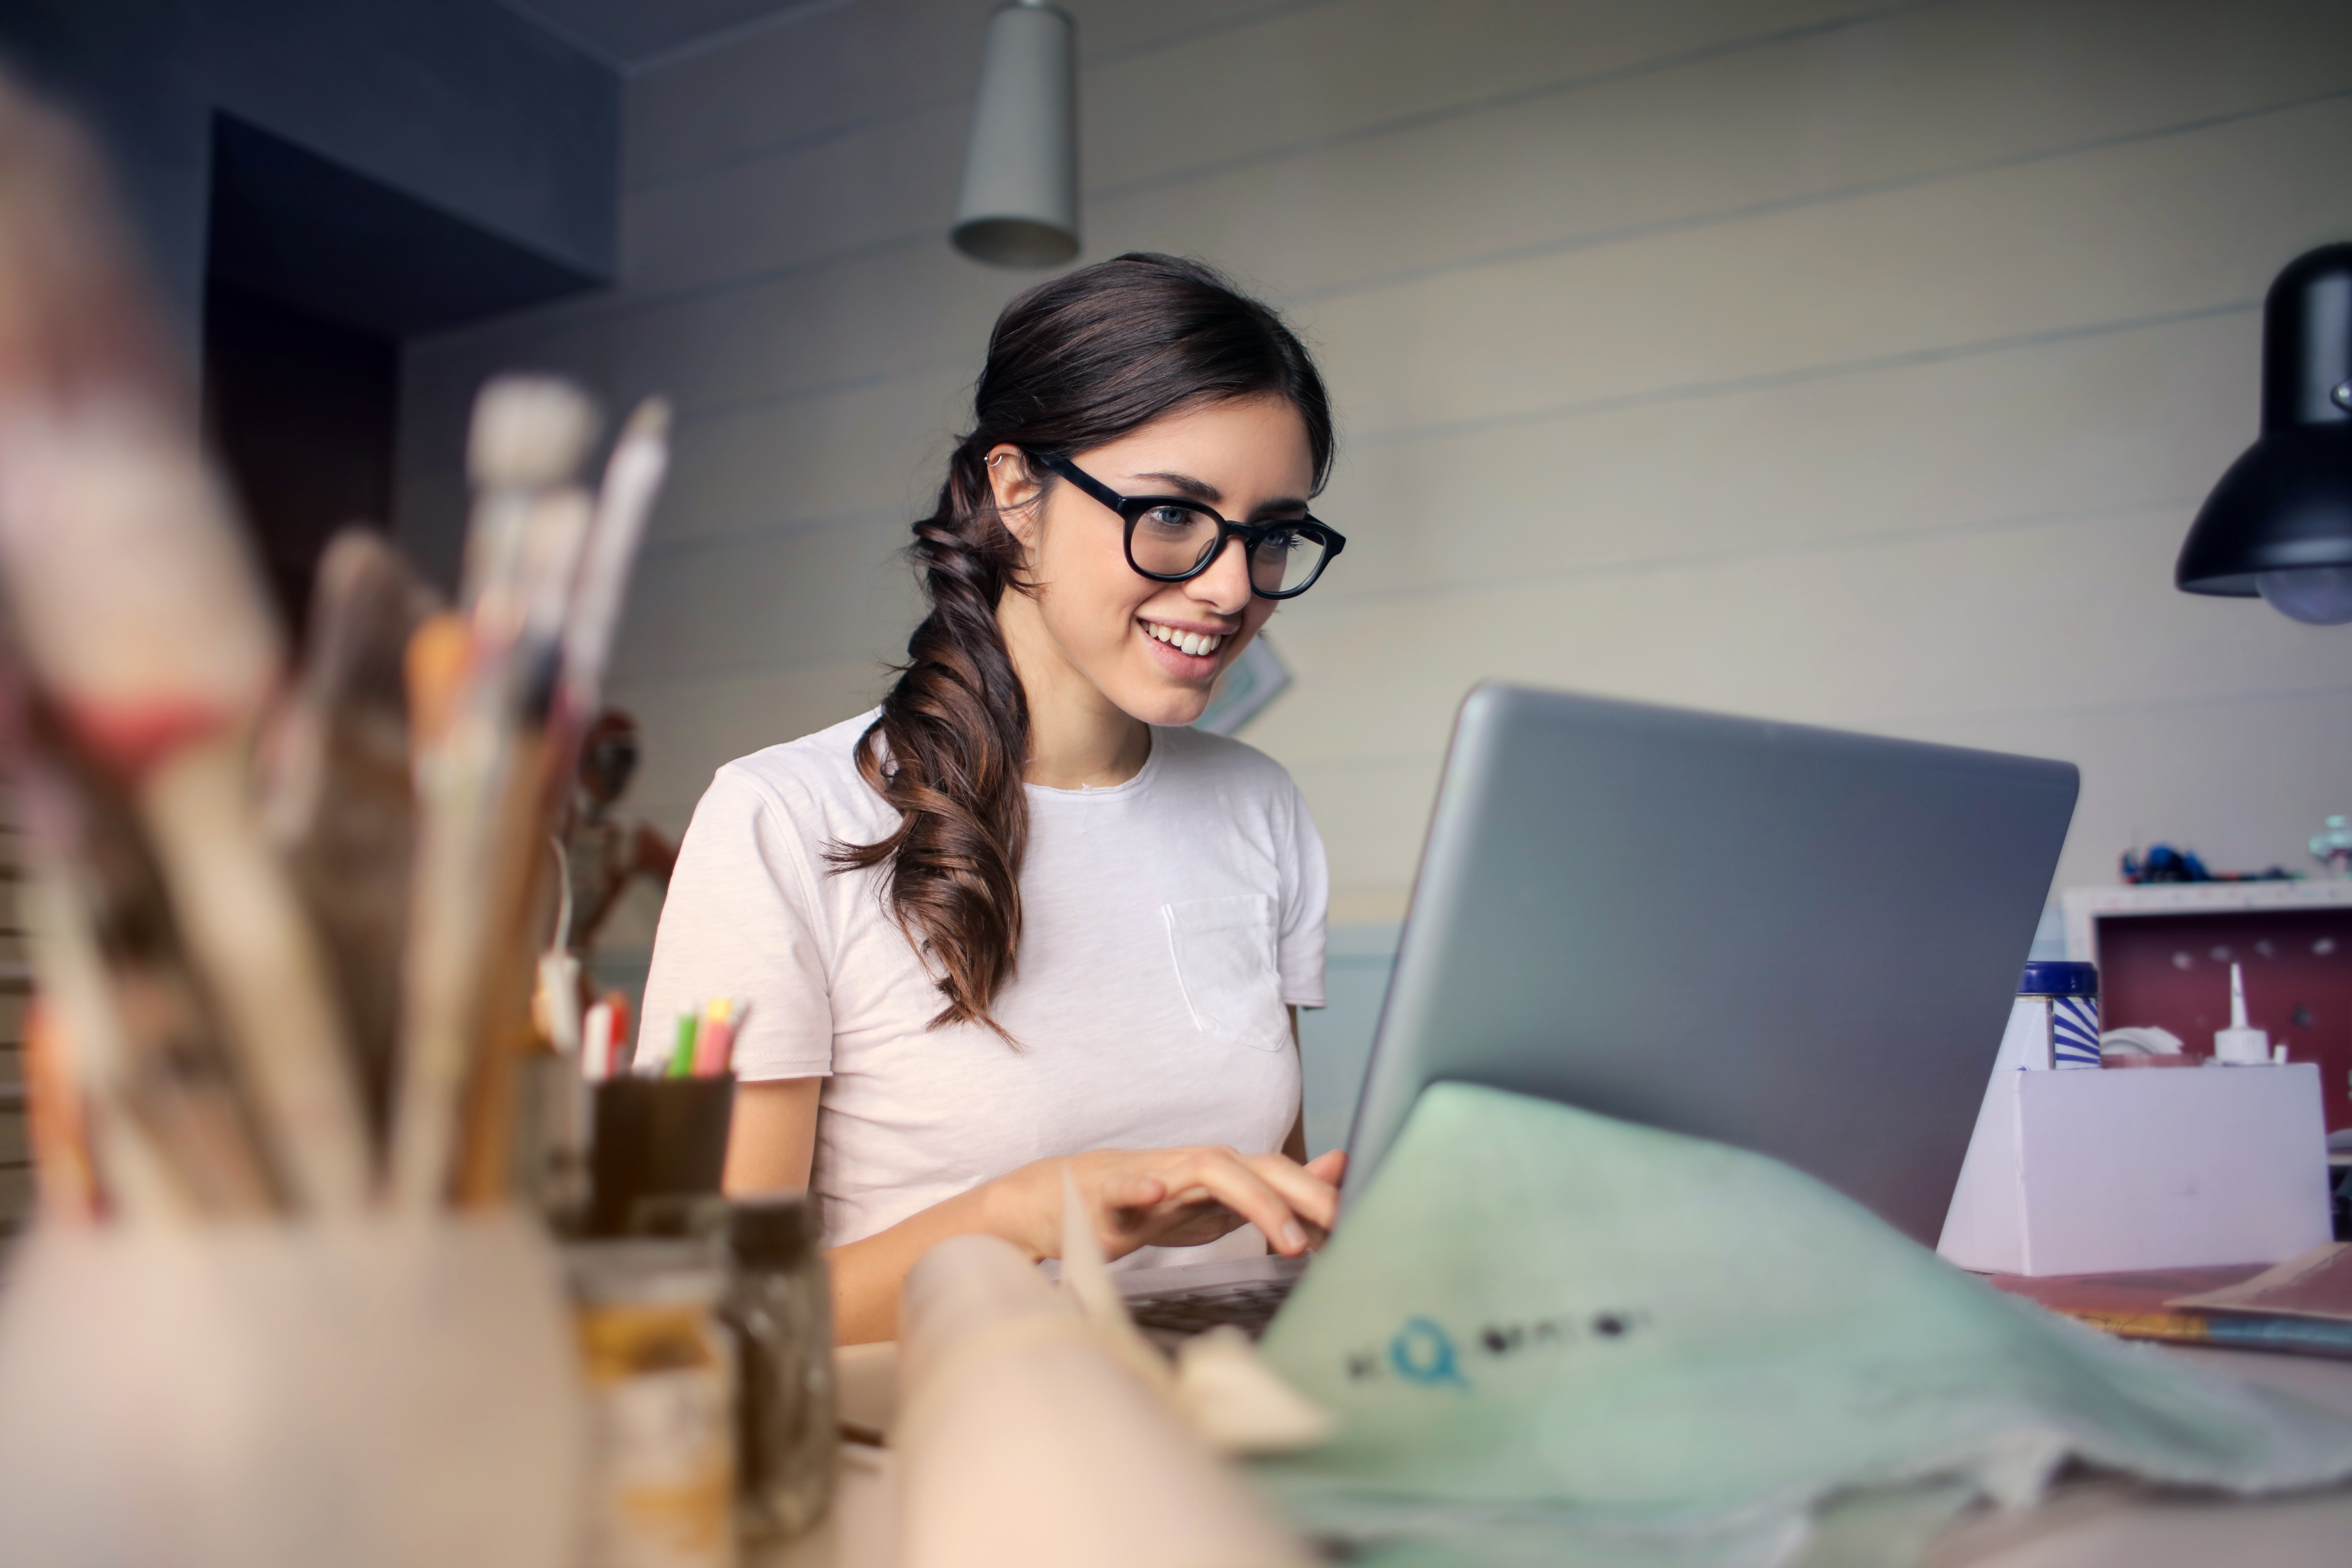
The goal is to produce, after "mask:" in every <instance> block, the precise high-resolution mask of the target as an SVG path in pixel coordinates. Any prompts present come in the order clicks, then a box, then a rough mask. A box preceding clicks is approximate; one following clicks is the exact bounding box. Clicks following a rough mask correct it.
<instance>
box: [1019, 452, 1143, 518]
mask: <svg viewBox="0 0 2352 1568" xmlns="http://www.w3.org/2000/svg"><path fill="white" fill-rule="evenodd" d="M1037 460H1038V461H1039V462H1041V463H1043V464H1045V467H1047V468H1051V469H1052V470H1053V471H1054V472H1055V473H1057V474H1059V475H1061V476H1062V478H1064V479H1067V480H1069V481H1070V483H1072V484H1074V485H1076V486H1077V487H1078V489H1082V490H1084V491H1086V492H1087V494H1088V495H1090V496H1092V497H1094V498H1095V500H1098V501H1100V502H1102V503H1103V505H1105V506H1107V507H1108V508H1110V510H1113V511H1121V503H1122V502H1124V501H1125V500H1127V498H1126V497H1125V496H1123V495H1120V494H1119V493H1118V491H1117V490H1115V489H1111V488H1110V487H1109V486H1108V485H1107V484H1104V483H1103V482H1102V481H1101V480H1100V479H1096V478H1095V477H1094V476H1093V475H1092V474H1089V473H1087V472H1085V471H1084V470H1083V469H1081V468H1078V467H1077V465H1076V464H1075V463H1073V462H1071V461H1070V460H1069V459H1068V458H1054V457H1047V456H1045V455H1044V454H1039V455H1038V458H1037ZM1121 514H1122V515H1124V513H1123V511H1122V512H1121Z"/></svg>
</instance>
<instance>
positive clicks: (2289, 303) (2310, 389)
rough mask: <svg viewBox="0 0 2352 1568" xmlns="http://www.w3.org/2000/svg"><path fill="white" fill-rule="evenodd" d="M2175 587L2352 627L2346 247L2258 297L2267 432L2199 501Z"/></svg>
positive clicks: (2351, 293) (2331, 249)
mask: <svg viewBox="0 0 2352 1568" xmlns="http://www.w3.org/2000/svg"><path fill="white" fill-rule="evenodd" d="M2172 580H2173V582H2174V584H2176V585H2178V586H2179V588H2180V589H2181V591H2182V592H2184V593H2189V594H2229V595H2237V596H2239V597H2241V598H2252V597H2253V596H2254V595H2257V594H2259V595H2262V596H2263V598H2264V599H2266V600H2268V601H2269V602H2270V605H2271V607H2272V608H2273V609H2275V610H2278V611H2279V612H2281V613H2282V614H2284V615H2287V616H2293V617H2294V619H2296V620H2298V621H2304V622H2307V623H2308V624H2310V625H2312V626H2338V625H2341V624H2342V623H2344V622H2346V621H2352V245H2327V246H2322V247H2320V248H2319V249H2317V250H2314V251H2308V252H2306V253H2305V254H2304V255H2302V256H2298V257H2296V258H2294V260H2293V261H2291V262H2289V263H2288V264H2287V266H2286V269H2285V270H2284V271H2283V272H2281V273H2280V274H2279V275H2278V279H2277V280H2276V281H2275V282H2273V284H2272V285H2271V291H2270V295H2269V297H2268V298H2267V299H2266V300H2263V434H2262V438H2261V439H2260V440H2258V441H2256V442H2255V443H2254V444H2253V445H2252V447H2247V448H2246V452H2245V455H2244V456H2243V457H2242V458H2239V459H2238V460H2237V461H2236V462H2234V463H2232V464H2231V465H2230V471H2229V472H2228V473H2226V474H2223V475H2222V476H2221V483H2220V484H2218V485H2215V486H2214V487H2213V493H2212V494H2211V495H2210V496H2208V497H2206V498H2205V505H2204V506H2203V507H2202V508H2201V509H2200V510H2199V511H2198V513H2197V521H2196V522H2194V523H2193V524H2191V525H2190V527H2189V539H2188V542H2185V543H2184V544H2182V545H2181V547H2180V561H2179V564H2178V565H2176V566H2175V567H2174V568H2173V570H2172Z"/></svg>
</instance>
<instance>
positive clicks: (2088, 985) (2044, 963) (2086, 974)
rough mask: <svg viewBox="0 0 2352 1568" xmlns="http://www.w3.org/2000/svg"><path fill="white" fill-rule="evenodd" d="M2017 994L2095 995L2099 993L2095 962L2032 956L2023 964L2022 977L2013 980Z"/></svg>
mask: <svg viewBox="0 0 2352 1568" xmlns="http://www.w3.org/2000/svg"><path fill="white" fill-rule="evenodd" d="M2017 994H2019V995H2020V996H2096V995H2097V994H2099V966H2098V965H2097V964H2095V963H2063V962H2062V961H2060V960H2058V959H2054V958H2043V959H2036V960H2035V961H2034V962H2033V963H2029V964H2027V965H2026V966H2025V978H2024V979H2022V980H2020V981H2019V982H2018V983H2017Z"/></svg>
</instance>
